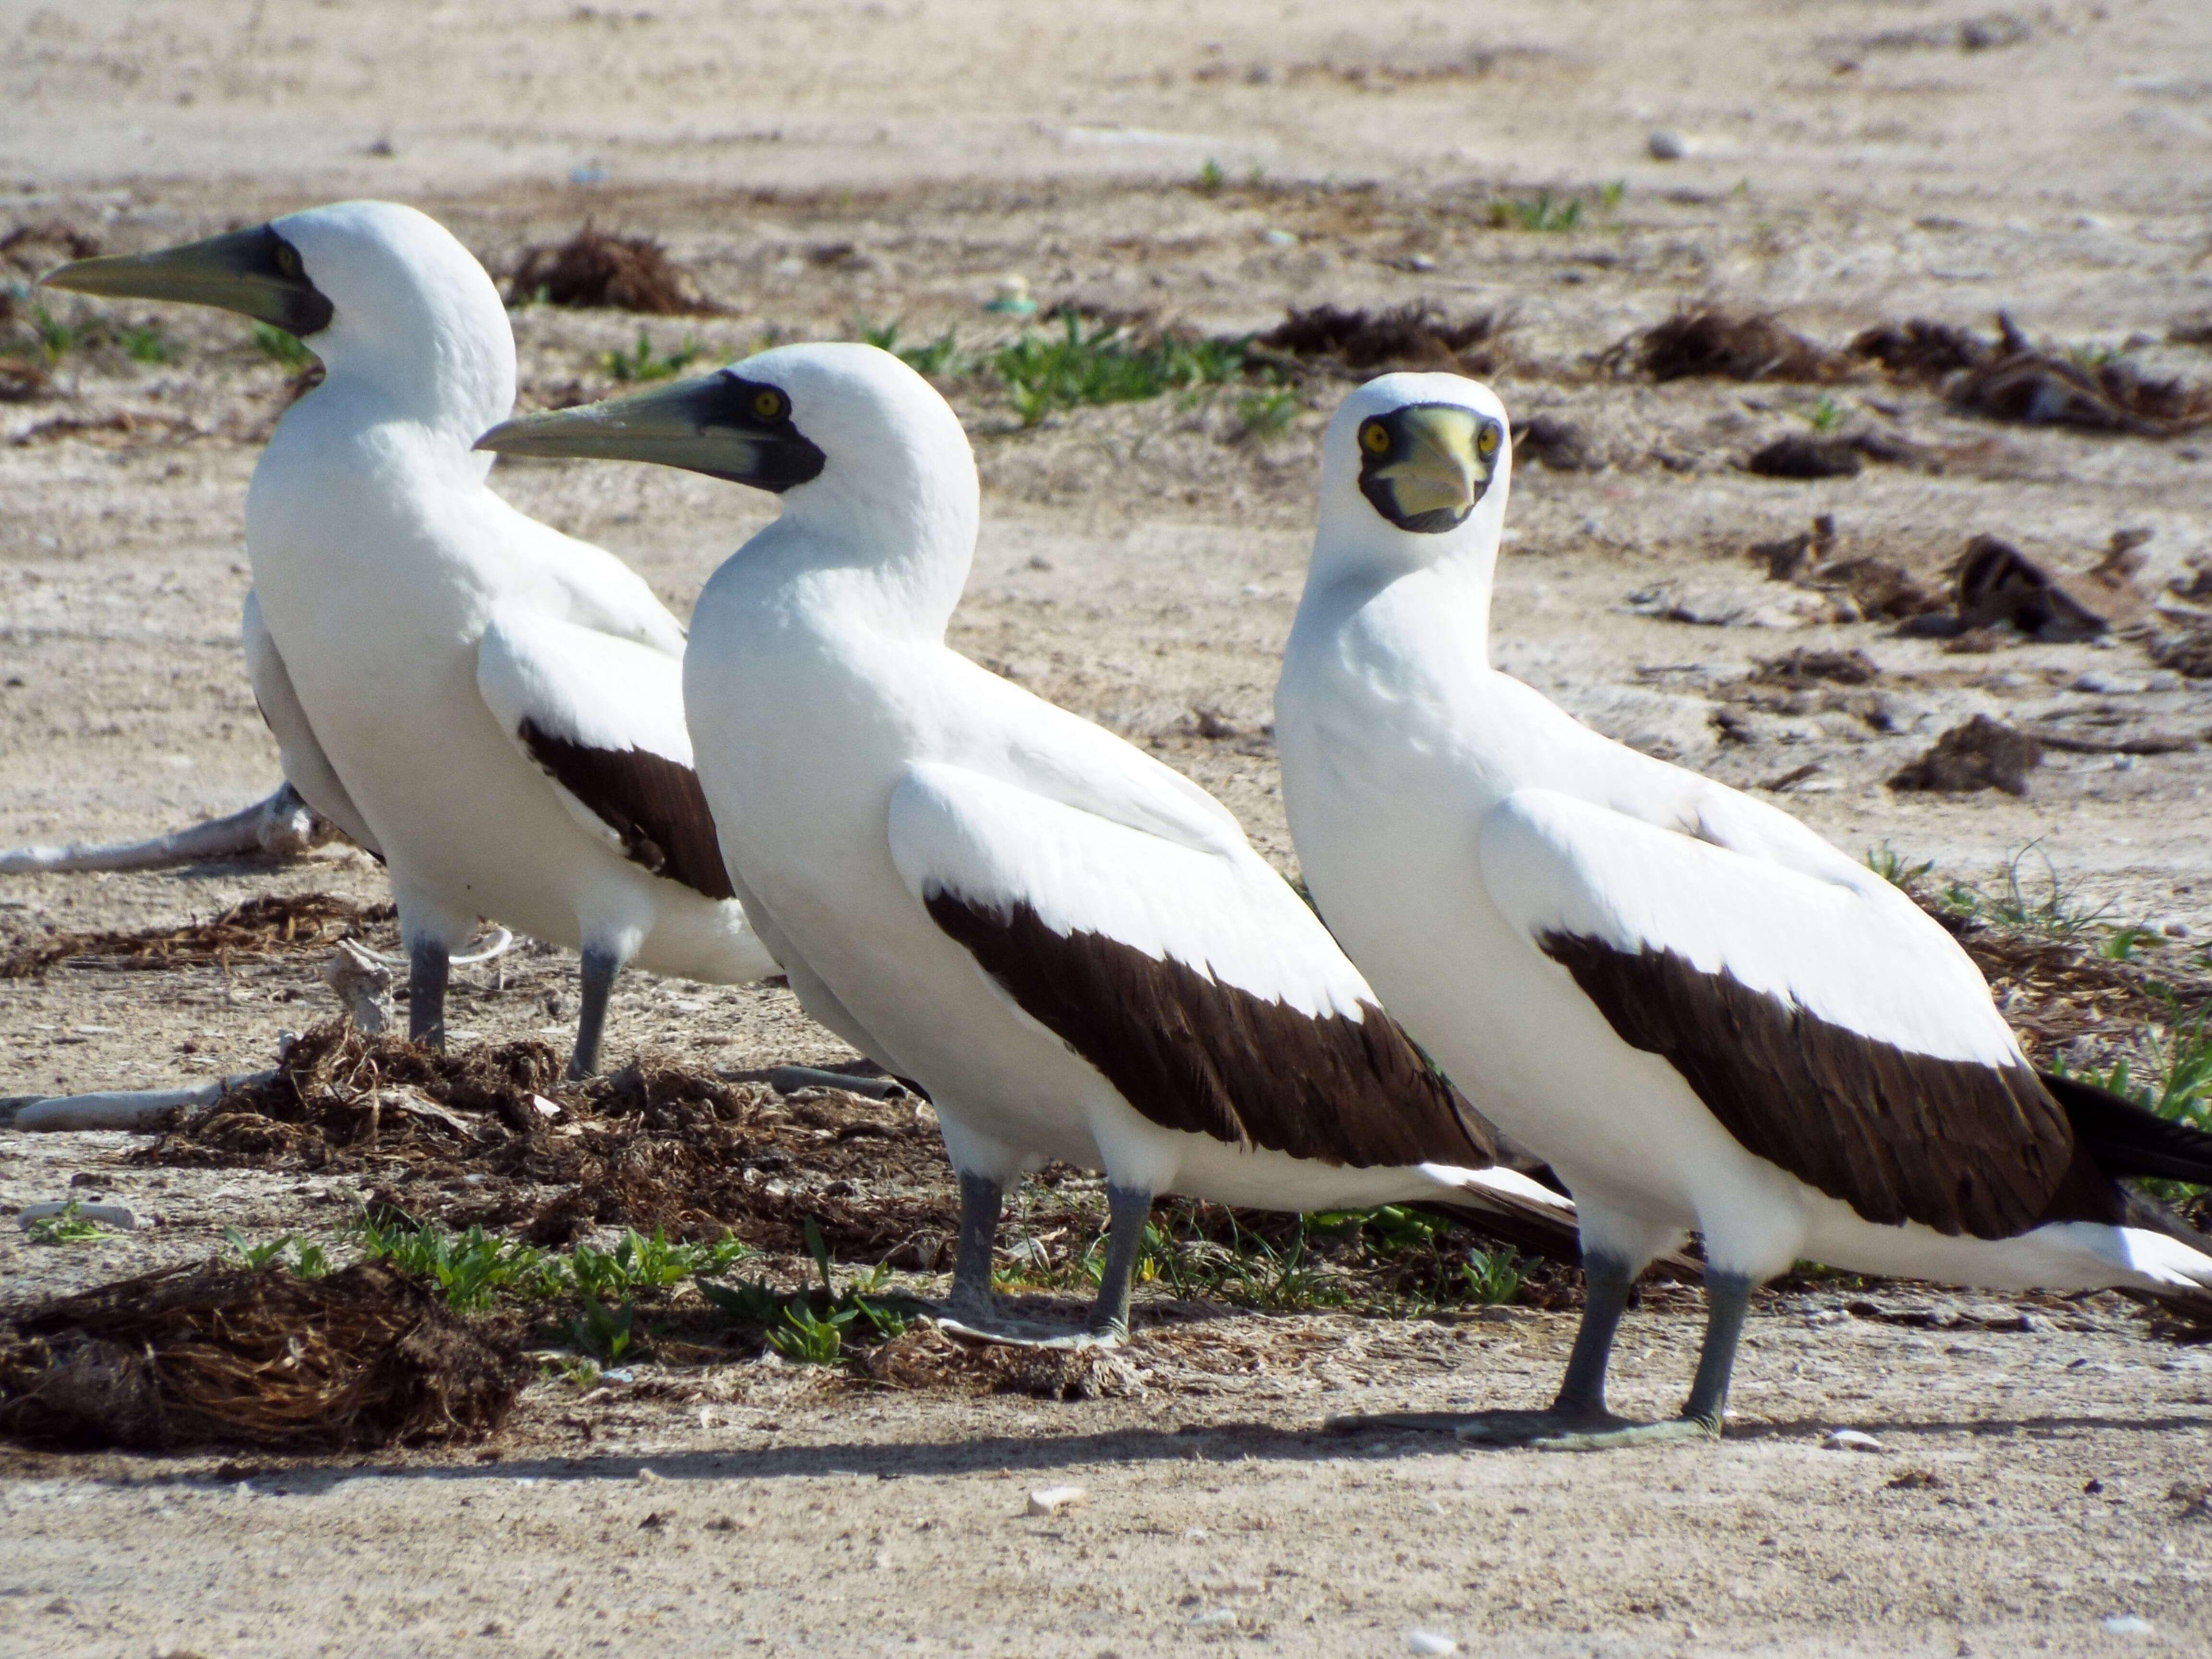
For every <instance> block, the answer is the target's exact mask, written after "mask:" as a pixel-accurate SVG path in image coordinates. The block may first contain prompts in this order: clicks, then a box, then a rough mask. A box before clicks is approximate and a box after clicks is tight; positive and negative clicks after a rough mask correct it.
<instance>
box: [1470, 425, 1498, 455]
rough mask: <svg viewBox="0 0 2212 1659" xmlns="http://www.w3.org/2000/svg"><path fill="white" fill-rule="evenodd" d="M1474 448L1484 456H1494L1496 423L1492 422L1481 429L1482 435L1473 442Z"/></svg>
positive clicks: (1496, 447)
mask: <svg viewBox="0 0 2212 1659" xmlns="http://www.w3.org/2000/svg"><path fill="white" fill-rule="evenodd" d="M1474 447H1476V448H1477V449H1478V450H1480V451H1481V452H1482V453H1483V454H1484V455H1486V456H1489V455H1495V454H1496V453H1498V427H1497V424H1496V422H1492V423H1491V424H1490V425H1488V426H1486V427H1484V428H1482V435H1481V436H1480V437H1479V438H1477V439H1476V440H1475V441H1474Z"/></svg>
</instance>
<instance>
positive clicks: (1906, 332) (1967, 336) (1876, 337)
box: [1850, 317, 1995, 383]
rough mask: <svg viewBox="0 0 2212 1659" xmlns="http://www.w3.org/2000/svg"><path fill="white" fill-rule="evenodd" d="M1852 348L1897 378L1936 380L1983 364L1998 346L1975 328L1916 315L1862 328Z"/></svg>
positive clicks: (1926, 381) (1858, 355) (1852, 352)
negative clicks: (1931, 320) (1938, 321)
mask: <svg viewBox="0 0 2212 1659" xmlns="http://www.w3.org/2000/svg"><path fill="white" fill-rule="evenodd" d="M1850 352H1851V355H1852V356H1855V357H1864V358H1867V359H1869V361H1871V362H1877V363H1880V364H1881V366H1882V368H1884V369H1885V370H1886V371H1887V372H1888V373H1889V374H1891V375H1893V376H1894V377H1895V378H1896V379H1898V380H1918V381H1922V382H1924V383H1935V382H1938V381H1942V380H1948V378H1950V376H1952V375H1954V374H1957V373H1958V372H1959V371H1960V370H1961V369H1967V368H1981V367H1982V366H1983V365H1984V364H1985V363H1987V362H1989V361H1990V358H1991V356H1994V355H1995V348H1994V347H1993V346H1992V345H1991V344H1990V342H1989V341H1987V340H1985V339H1984V338H1983V337H1981V336H1980V335H1978V334H1977V333H1975V332H1974V331H1972V329H1968V328H1960V327H1958V326H1956V325H1954V324H1950V323H1934V322H1929V320H1928V319H1926V318H1924V317H1915V318H1913V319H1911V321H1910V322H1904V323H1880V324H1877V325H1875V326H1874V327H1872V328H1869V329H1866V330H1863V331H1861V332H1860V333H1859V334H1857V336H1855V337H1853V338H1852V340H1851V343H1850Z"/></svg>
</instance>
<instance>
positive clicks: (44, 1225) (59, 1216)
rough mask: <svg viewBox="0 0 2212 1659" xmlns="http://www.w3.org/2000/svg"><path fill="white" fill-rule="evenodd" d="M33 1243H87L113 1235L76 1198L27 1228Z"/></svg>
mask: <svg viewBox="0 0 2212 1659" xmlns="http://www.w3.org/2000/svg"><path fill="white" fill-rule="evenodd" d="M27 1237H28V1238H29V1239H30V1242H31V1243H33V1244H85V1243H90V1242H91V1241H92V1240H94V1239H95V1238H109V1237H113V1235H112V1234H111V1233H110V1232H109V1231H107V1229H106V1228H105V1227H103V1226H101V1225H100V1224H99V1223H98V1222H97V1221H94V1220H93V1219H92V1218H90V1217H89V1216H88V1215H86V1214H85V1213H84V1206H83V1205H82V1204H80V1203H79V1202H78V1201H77V1200H76V1199H71V1200H70V1201H69V1202H68V1203H66V1204H64V1205H63V1206H62V1207H61V1208H60V1209H58V1210H57V1211H55V1212H54V1213H53V1214H52V1215H42V1216H40V1218H38V1219H37V1220H35V1221H33V1223H32V1224H31V1225H30V1226H29V1228H28V1229H27Z"/></svg>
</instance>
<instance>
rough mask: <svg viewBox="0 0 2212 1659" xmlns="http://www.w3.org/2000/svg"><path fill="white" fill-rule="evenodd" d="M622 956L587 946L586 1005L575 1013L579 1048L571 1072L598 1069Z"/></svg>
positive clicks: (580, 1075) (589, 1072)
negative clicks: (601, 1046) (610, 1001)
mask: <svg viewBox="0 0 2212 1659" xmlns="http://www.w3.org/2000/svg"><path fill="white" fill-rule="evenodd" d="M622 969H623V965H622V958H621V957H617V956H616V955H615V953H614V952H613V951H600V950H596V949H594V948H592V946H589V945H586V947H585V948H584V975H583V978H584V985H583V997H582V1000H583V1009H582V1011H581V1012H580V1013H579V1014H578V1015H577V1016H576V1052H575V1053H574V1054H571V1055H570V1056H569V1057H568V1076H569V1078H570V1079H572V1080H573V1079H577V1078H586V1077H590V1076H592V1074H593V1073H596V1072H597V1071H598V1070H599V1042H600V1039H601V1038H603V1037H604V1036H605V1035H606V1030H607V998H608V997H609V995H611V994H612V993H613V991H614V988H615V975H617V974H619V973H620V972H622Z"/></svg>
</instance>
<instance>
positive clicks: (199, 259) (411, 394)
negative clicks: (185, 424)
mask: <svg viewBox="0 0 2212 1659" xmlns="http://www.w3.org/2000/svg"><path fill="white" fill-rule="evenodd" d="M46 282H47V283H49V284H51V285H52V286H53V287H56V288H67V289H77V290H79V291H80V292H83V293H88V294H100V295H112V296H114V297H118V298H133V299H146V300H180V301H187V302H189V303H191V304H196V305H211V306H219V307H222V308H223V309H225V310H228V311H235V312H238V313H241V314H242V315H245V316H247V317H252V318H253V319H256V320H257V321H260V322H264V323H269V324H272V325H275V326H276V327H278V328H282V329H285V330H288V331H290V332H291V333H294V334H296V335H298V336H299V337H300V338H301V340H303V341H304V342H306V343H307V347H308V348H309V349H311V350H313V352H314V354H315V355H316V356H319V357H320V358H321V359H322V360H323V364H324V367H325V368H326V369H327V370H328V371H329V374H328V379H327V381H326V385H327V386H330V387H331V388H332V390H333V392H336V391H337V388H340V387H351V388H355V389H356V391H357V392H361V393H364V394H366V395H368V397H370V398H373V399H374V401H375V403H376V404H377V405H378V406H379V408H378V412H379V413H380V414H384V415H387V416H391V417H394V418H398V419H403V420H416V421H420V422H422V423H423V424H425V425H427V426H430V427H433V428H436V429H438V430H439V431H440V432H441V434H445V433H450V434H451V435H453V437H454V438H455V439H457V440H458V441H459V442H460V443H461V444H462V445H464V446H465V445H466V444H468V443H470V442H471V441H474V439H475V437H476V435H477V433H479V432H481V431H483V428H484V427H485V426H486V425H487V424H488V423H489V422H492V421H495V420H497V419H498V418H499V417H500V416H502V415H504V414H506V413H507V410H509V409H511V408H513V405H514V336H513V331H512V330H511V329H510V328H509V327H508V325H507V310H506V307H504V306H502V305H501V303H500V298H499V293H498V290H497V289H495V288H494V287H493V286H492V282H491V278H490V277H489V276H487V275H485V273H484V269H483V266H482V265H480V264H477V260H476V258H475V256H474V255H472V254H471V253H470V252H469V251H468V250H467V249H466V248H465V247H463V246H461V245H460V244H459V242H458V241H456V240H453V235H452V234H451V233H450V232H448V231H447V229H446V228H445V227H443V226H442V225H441V224H439V223H438V222H437V221H436V220H435V219H432V218H430V217H428V216H427V215H425V214H422V213H418V212H416V210H414V209H413V208H410V207H403V206H401V205H400V204H398V203H397V202H339V203H337V204H333V205H331V206H329V207H319V208H309V209H307V210H305V211H304V212H300V213H288V214H286V215H284V216H283V217H282V218H279V219H274V220H271V221H270V222H269V223H267V224H265V225H256V226H253V227H252V228H250V229H246V230H238V231H231V232H228V233H227V234H223V235H221V236H210V237H209V238H207V239H206V240H204V241H198V242H190V243H186V244H185V245H184V246H181V247H173V248H167V249H164V250H163V251H161V252H158V253H143V254H125V255H118V256H115V257H112V258H101V259H80V260H78V261H77V262H76V263H75V264H69V265H64V266H63V267H62V268H61V269H60V270H57V271H55V272H53V273H52V275H51V276H48V277H47V278H46Z"/></svg>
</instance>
